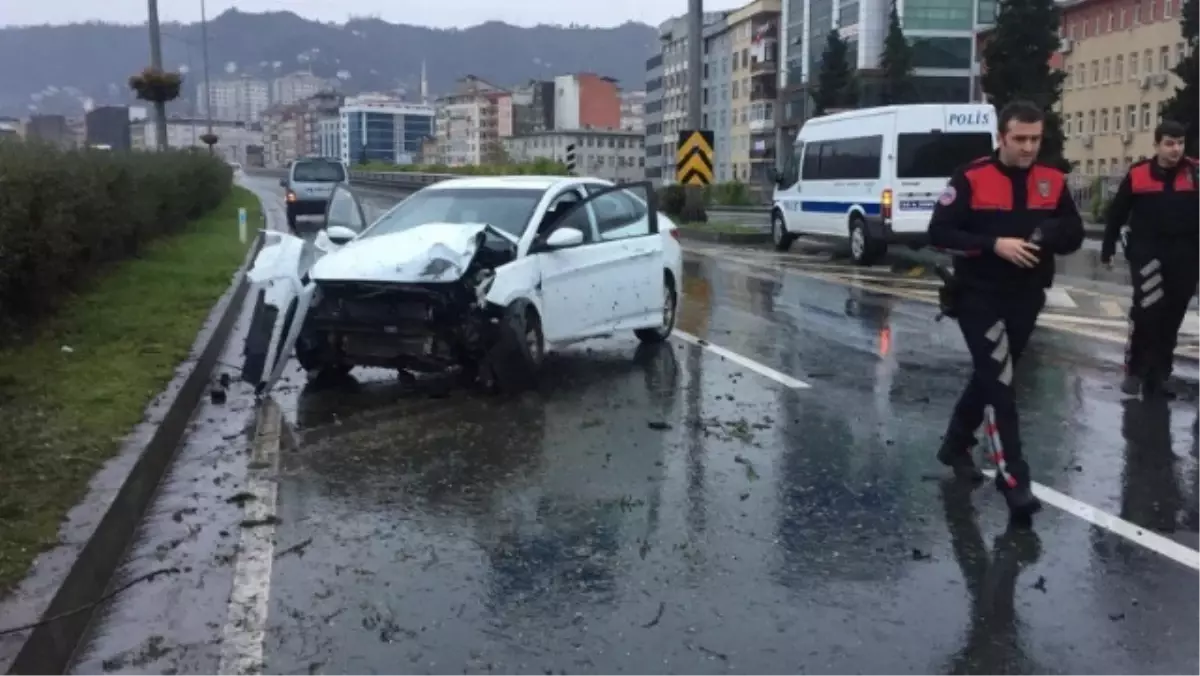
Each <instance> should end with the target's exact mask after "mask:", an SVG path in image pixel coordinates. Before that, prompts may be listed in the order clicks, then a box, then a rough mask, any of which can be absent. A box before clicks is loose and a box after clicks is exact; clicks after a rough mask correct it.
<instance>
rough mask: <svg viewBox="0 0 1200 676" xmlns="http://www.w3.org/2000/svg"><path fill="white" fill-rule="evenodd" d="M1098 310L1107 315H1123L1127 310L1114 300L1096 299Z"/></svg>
mask: <svg viewBox="0 0 1200 676" xmlns="http://www.w3.org/2000/svg"><path fill="white" fill-rule="evenodd" d="M1096 305H1097V306H1099V308H1100V311H1101V312H1103V313H1104V314H1105V315H1107V316H1109V317H1124V316H1125V315H1126V314H1128V313H1127V312H1125V309H1124V308H1122V307H1121V304H1120V303H1118V302H1117V301H1115V300H1100V301H1096Z"/></svg>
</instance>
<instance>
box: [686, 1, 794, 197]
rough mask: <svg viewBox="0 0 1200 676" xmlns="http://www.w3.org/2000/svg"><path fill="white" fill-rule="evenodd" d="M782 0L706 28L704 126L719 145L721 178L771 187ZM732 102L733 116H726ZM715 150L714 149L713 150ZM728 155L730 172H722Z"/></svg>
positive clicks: (735, 13) (733, 14)
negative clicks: (711, 130)
mask: <svg viewBox="0 0 1200 676" xmlns="http://www.w3.org/2000/svg"><path fill="white" fill-rule="evenodd" d="M780 18H781V11H780V0H755V1H754V2H751V3H749V4H747V5H745V6H743V7H741V8H739V9H736V10H733V11H731V12H729V13H728V14H727V15H726V16H725V18H724V21H723V22H721V24H720V26H719V28H720V30H719V31H718V30H715V29H717V28H718V26H713V27H712V29H713V30H706V31H705V36H706V37H705V48H706V51H707V52H708V56H709V58H708V59H707V60H706V64H705V72H704V82H705V90H704V94H703V100H704V101H705V102H706V107H707V108H708V109H706V110H705V122H704V125H705V127H707V128H709V129H713V130H714V134H713V135H714V145H717V146H726V147H727V148H728V154H726V153H725V152H723V151H716V152H718V153H719V154H720V157H719V158H718V159H717V174H718V175H717V180H718V181H727V180H736V181H742V182H744V183H749V184H751V185H756V186H766V185H767V184H768V183H769V182H770V180H769V179H768V177H767V173H768V169H770V168H771V167H772V166H774V165H775V148H776V139H775V105H776V99H777V98H778V95H779V92H778V80H779V58H778V55H779V22H780ZM726 103H728V107H727V110H728V117H727V118H726V117H725V112H726V105H725V104H726ZM714 150H715V149H714ZM725 157H728V162H729V164H728V168H729V171H728V172H723V171H721V169H722V167H721V165H722V160H724V159H725Z"/></svg>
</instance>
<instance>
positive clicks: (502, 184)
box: [425, 175, 608, 191]
mask: <svg viewBox="0 0 1200 676" xmlns="http://www.w3.org/2000/svg"><path fill="white" fill-rule="evenodd" d="M585 180H586V181H592V182H596V183H604V184H607V183H608V181H605V180H603V179H599V178H586V177H576V176H526V175H517V176H464V177H461V178H451V179H447V180H445V181H438V182H437V183H434V184H432V185H429V186H426V188H425V189H426V190H444V189H448V188H467V189H487V188H491V189H493V190H495V189H511V190H542V191H545V190H550V189H551V188H555V187H558V186H559V185H574V184H576V183H579V182H581V181H585Z"/></svg>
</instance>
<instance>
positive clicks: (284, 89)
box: [271, 72, 334, 105]
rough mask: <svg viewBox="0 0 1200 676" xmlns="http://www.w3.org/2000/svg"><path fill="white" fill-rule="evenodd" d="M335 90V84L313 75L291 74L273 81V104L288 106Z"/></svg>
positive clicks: (303, 73)
mask: <svg viewBox="0 0 1200 676" xmlns="http://www.w3.org/2000/svg"><path fill="white" fill-rule="evenodd" d="M332 89H334V82H331V81H329V80H326V79H325V78H320V77H317V76H316V75H313V74H312V73H305V72H299V73H291V74H290V75H284V76H283V77H277V78H275V79H274V80H272V81H271V103H274V104H283V105H288V104H291V103H298V102H300V101H303V100H304V99H307V98H309V97H311V96H315V95H316V94H318V93H320V92H324V91H330V90H332Z"/></svg>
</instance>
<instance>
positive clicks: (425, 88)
mask: <svg viewBox="0 0 1200 676" xmlns="http://www.w3.org/2000/svg"><path fill="white" fill-rule="evenodd" d="M421 103H422V104H428V103H429V80H427V79H426V78H425V59H421Z"/></svg>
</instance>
